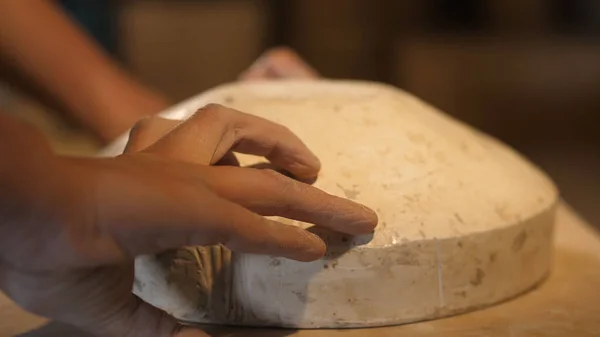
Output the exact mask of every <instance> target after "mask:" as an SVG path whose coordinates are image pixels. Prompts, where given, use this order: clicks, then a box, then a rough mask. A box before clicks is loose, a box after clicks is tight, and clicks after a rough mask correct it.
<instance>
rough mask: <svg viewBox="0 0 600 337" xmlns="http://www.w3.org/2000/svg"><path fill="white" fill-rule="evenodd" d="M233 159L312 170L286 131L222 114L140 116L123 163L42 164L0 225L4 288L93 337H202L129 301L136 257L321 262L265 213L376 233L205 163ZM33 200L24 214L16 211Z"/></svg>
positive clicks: (318, 249)
mask: <svg viewBox="0 0 600 337" xmlns="http://www.w3.org/2000/svg"><path fill="white" fill-rule="evenodd" d="M231 151H235V152H243V153H249V154H254V155H259V156H265V157H266V158H267V159H269V160H270V161H271V162H272V163H273V164H274V165H275V166H277V167H278V168H281V169H284V170H286V171H288V172H290V173H291V174H292V175H294V176H296V177H299V178H302V179H311V178H314V177H316V175H317V174H318V171H319V168H320V164H319V161H318V159H317V158H316V157H315V156H314V155H313V154H312V153H311V152H310V151H309V150H308V149H307V148H306V147H305V146H304V144H303V143H302V142H301V141H300V140H299V139H298V138H297V137H296V136H295V135H294V134H292V133H291V132H290V131H289V130H287V129H285V128H284V127H282V126H280V125H277V124H274V123H271V122H269V121H266V120H264V119H261V118H258V117H255V116H251V115H247V114H244V113H241V112H237V111H234V110H231V109H228V108H224V107H221V106H216V105H210V106H207V107H205V108H203V109H201V110H199V111H198V112H197V113H196V114H195V115H194V116H192V117H191V118H190V119H188V120H187V121H186V122H182V123H180V122H175V121H168V120H164V119H160V118H158V117H153V118H150V119H146V120H145V121H143V122H141V123H139V124H138V125H137V127H135V128H134V130H133V131H132V133H131V139H130V142H129V144H128V146H127V149H126V153H124V154H123V155H121V156H119V157H116V158H109V159H75V158H72V159H60V160H58V161H57V164H56V165H50V164H48V168H47V170H48V173H49V174H54V176H53V179H51V182H49V183H48V184H45V185H43V188H36V189H35V190H34V189H28V190H24V191H21V192H20V193H18V195H19V196H22V197H19V198H16V199H15V200H17V201H14V202H15V203H17V204H16V207H15V209H19V207H21V208H23V207H24V208H25V209H26V212H23V214H24V215H23V216H20V217H16V218H15V219H17V218H18V219H17V220H15V221H14V223H12V224H10V223H9V225H8V226H6V225H5V226H3V227H1V228H0V229H1V230H2V232H1V233H0V234H1V235H0V257H1V265H0V286H1V288H2V289H3V290H4V291H5V292H6V293H7V294H8V295H9V296H10V297H11V298H13V299H14V300H15V301H16V302H17V303H19V304H20V305H22V306H23V307H24V308H26V309H28V310H30V311H32V312H34V313H37V314H40V315H42V316H46V317H49V318H52V319H55V320H58V321H62V322H66V323H70V324H73V325H75V326H78V327H81V328H83V329H85V330H87V331H90V332H92V333H95V334H97V335H100V336H127V337H134V336H148V337H163V336H164V337H167V336H169V337H171V336H177V337H183V336H206V335H205V334H204V333H202V332H201V331H199V330H193V329H182V328H181V327H180V326H179V325H178V323H177V322H176V321H175V320H174V319H173V318H172V317H170V316H168V315H167V314H166V313H164V312H162V311H160V310H158V309H156V308H154V307H152V306H150V305H148V304H147V303H144V302H143V301H142V300H141V299H140V298H138V297H136V296H134V295H133V294H132V293H131V290H132V283H133V277H134V272H133V259H134V257H135V256H137V255H140V254H155V253H159V252H163V251H165V250H168V249H172V248H178V247H182V246H192V245H216V244H222V245H224V246H227V247H228V248H230V249H232V250H234V251H237V252H248V253H257V254H272V255H278V256H284V257H287V258H290V259H295V260H300V261H310V260H315V259H318V258H320V257H321V256H322V255H323V254H324V251H325V244H324V242H323V241H322V240H321V239H320V238H318V237H317V236H315V235H313V234H311V233H309V232H308V231H306V230H303V229H300V228H298V227H295V226H290V225H285V224H281V223H278V222H276V221H273V220H269V219H267V218H265V217H263V216H270V215H278V216H282V217H286V218H291V219H296V220H300V221H305V222H309V223H313V224H315V225H317V226H322V227H327V228H330V229H333V230H337V231H341V232H346V233H349V234H363V233H370V232H371V231H372V230H373V229H374V227H375V225H376V222H377V218H376V215H375V213H373V212H372V211H371V210H369V209H367V208H366V207H364V206H361V205H358V204H356V203H354V202H351V201H349V200H345V199H341V198H337V197H334V196H331V195H328V194H326V193H324V192H322V191H320V190H318V189H316V188H313V187H312V186H310V185H308V184H304V183H301V182H298V181H296V180H294V179H291V178H288V177H286V176H284V175H281V174H279V173H276V172H274V171H272V170H259V169H251V168H241V167H237V166H227V165H225V166H212V165H213V164H216V163H218V162H221V161H222V159H223V157H224V156H225V155H226V154H227V153H230V154H231ZM54 167H56V169H55V168H54ZM31 199H34V200H36V203H35V204H36V207H35V208H33V209H32V208H31V206H28V205H29V204H26V203H20V204H19V203H18V201H19V200H31ZM23 205H25V206H23Z"/></svg>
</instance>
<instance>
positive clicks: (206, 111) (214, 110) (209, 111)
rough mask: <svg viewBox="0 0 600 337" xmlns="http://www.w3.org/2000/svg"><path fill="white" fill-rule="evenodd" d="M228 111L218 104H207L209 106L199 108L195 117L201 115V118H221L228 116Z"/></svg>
mask: <svg viewBox="0 0 600 337" xmlns="http://www.w3.org/2000/svg"><path fill="white" fill-rule="evenodd" d="M229 110H230V109H228V108H226V107H224V106H222V105H221V104H218V103H209V104H207V105H205V106H203V107H201V108H200V109H198V110H197V111H196V113H195V115H202V116H213V115H217V116H223V115H228V114H229V113H230V111H229Z"/></svg>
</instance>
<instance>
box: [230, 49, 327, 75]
mask: <svg viewBox="0 0 600 337" xmlns="http://www.w3.org/2000/svg"><path fill="white" fill-rule="evenodd" d="M318 77H319V74H318V73H317V71H316V70H314V69H313V68H312V67H311V66H310V65H308V63H306V62H305V61H304V60H302V58H301V57H300V56H299V55H298V54H297V53H296V52H294V51H293V50H292V49H290V48H287V47H278V48H273V49H270V50H268V51H267V52H265V53H264V54H263V55H262V56H261V57H259V58H258V60H256V62H254V64H252V65H251V66H250V68H248V70H246V71H245V72H243V73H242V74H241V75H240V77H239V79H240V80H242V81H252V80H261V79H291V78H294V79H314V78H318Z"/></svg>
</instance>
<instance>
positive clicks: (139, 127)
mask: <svg viewBox="0 0 600 337" xmlns="http://www.w3.org/2000/svg"><path fill="white" fill-rule="evenodd" d="M158 119H159V117H157V116H148V117H143V118H141V119H140V120H138V121H137V122H135V124H134V125H133V127H132V128H131V131H130V134H131V135H134V134H139V133H140V132H142V131H144V130H147V129H148V128H149V127H151V125H153V124H155V123H156V122H157V120H158Z"/></svg>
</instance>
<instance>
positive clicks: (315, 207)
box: [203, 167, 378, 235]
mask: <svg viewBox="0 0 600 337" xmlns="http://www.w3.org/2000/svg"><path fill="white" fill-rule="evenodd" d="M203 176H205V178H206V180H205V181H206V184H207V185H208V186H209V187H210V188H211V189H212V190H213V191H214V192H215V193H217V194H219V195H220V196H222V197H223V198H226V199H228V200H230V201H233V202H235V203H237V204H239V205H242V206H244V207H246V208H248V209H249V210H251V211H253V212H256V213H258V214H261V215H265V216H271V215H275V216H281V217H285V218H289V219H294V220H299V221H303V222H308V223H312V224H315V225H317V226H321V227H326V228H329V229H332V230H336V231H339V232H343V233H348V234H354V235H358V234H368V233H371V232H372V231H373V230H374V229H375V226H376V225H377V221H378V219H377V215H376V214H375V212H373V211H372V210H370V209H368V208H366V207H365V206H362V205H360V204H357V203H355V202H352V201H350V200H347V199H344V198H339V197H336V196H332V195H329V194H327V193H325V192H323V191H321V190H319V189H317V188H315V187H312V186H310V185H308V184H304V183H301V182H298V181H295V180H294V179H290V178H288V177H286V176H284V175H282V174H279V173H277V172H275V171H273V170H256V169H249V168H236V167H231V168H218V169H217V168H206V169H205V170H203Z"/></svg>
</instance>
